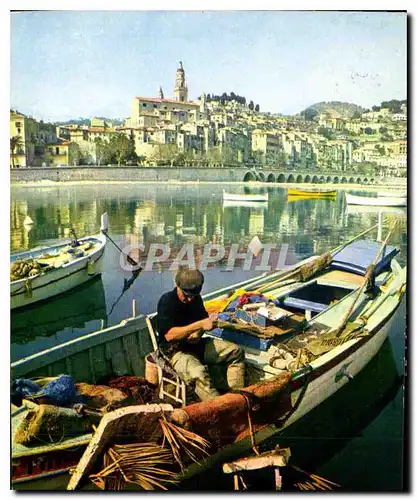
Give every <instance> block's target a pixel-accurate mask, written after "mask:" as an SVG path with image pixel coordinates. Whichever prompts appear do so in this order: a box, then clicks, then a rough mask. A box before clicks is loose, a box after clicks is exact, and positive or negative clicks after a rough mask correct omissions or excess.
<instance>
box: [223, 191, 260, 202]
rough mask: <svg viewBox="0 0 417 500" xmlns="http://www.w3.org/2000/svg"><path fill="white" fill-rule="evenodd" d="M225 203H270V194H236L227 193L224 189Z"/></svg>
mask: <svg viewBox="0 0 417 500" xmlns="http://www.w3.org/2000/svg"><path fill="white" fill-rule="evenodd" d="M223 201H239V202H241V201H244V202H252V201H254V202H259V201H263V202H265V201H268V193H266V194H235V193H226V191H225V190H224V189H223Z"/></svg>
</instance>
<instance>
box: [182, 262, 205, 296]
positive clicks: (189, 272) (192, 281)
mask: <svg viewBox="0 0 417 500" xmlns="http://www.w3.org/2000/svg"><path fill="white" fill-rule="evenodd" d="M175 283H176V285H177V286H178V287H179V288H181V290H182V291H183V292H184V295H186V296H187V297H193V296H196V295H199V293H200V292H201V289H202V288H203V283H204V275H203V273H202V272H201V271H199V270H198V269H187V268H181V269H179V270H178V272H177V274H176V276H175Z"/></svg>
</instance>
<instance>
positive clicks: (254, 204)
mask: <svg viewBox="0 0 417 500" xmlns="http://www.w3.org/2000/svg"><path fill="white" fill-rule="evenodd" d="M227 207H249V208H259V209H262V210H265V209H267V208H268V201H267V200H265V201H246V200H223V208H227Z"/></svg>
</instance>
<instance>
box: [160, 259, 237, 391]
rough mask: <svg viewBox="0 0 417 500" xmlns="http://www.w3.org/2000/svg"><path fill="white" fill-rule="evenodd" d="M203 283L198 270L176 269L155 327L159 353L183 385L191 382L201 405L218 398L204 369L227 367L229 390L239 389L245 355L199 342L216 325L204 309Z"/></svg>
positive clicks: (223, 343)
mask: <svg viewBox="0 0 417 500" xmlns="http://www.w3.org/2000/svg"><path fill="white" fill-rule="evenodd" d="M203 283H204V276H203V274H202V273H201V272H200V271H199V270H197V269H195V270H194V269H187V268H180V269H179V271H178V272H177V274H176V276H175V284H176V285H177V286H176V288H174V289H173V290H172V291H170V292H167V293H165V294H164V295H162V297H161V298H160V299H159V302H158V316H157V326H158V332H159V336H160V339H161V345H160V348H161V350H162V352H163V353H164V354H165V355H166V356H167V357H168V358H169V360H170V363H171V365H172V367H173V368H174V369H175V371H176V372H177V373H178V375H179V376H180V377H181V378H182V379H183V380H184V382H185V383H186V384H190V383H192V382H195V392H196V394H197V396H198V397H199V398H200V399H201V400H202V401H205V400H208V399H213V398H215V397H216V396H218V395H219V393H218V392H217V390H216V389H215V388H214V387H213V384H212V381H211V379H210V375H209V373H208V371H207V368H206V366H205V365H210V364H224V365H227V384H228V386H229V388H230V389H240V388H241V387H243V386H244V383H245V364H244V359H245V354H244V352H243V350H242V349H241V348H240V347H239V346H237V345H235V344H232V343H231V342H226V341H224V340H218V339H212V338H207V337H206V338H202V335H203V333H204V332H205V331H209V330H212V329H213V328H214V327H215V325H216V320H214V319H213V318H210V317H209V315H208V313H207V311H206V310H205V308H204V304H203V299H202V298H201V295H200V292H201V289H202V286H203Z"/></svg>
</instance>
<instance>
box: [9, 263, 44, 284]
mask: <svg viewBox="0 0 417 500" xmlns="http://www.w3.org/2000/svg"><path fill="white" fill-rule="evenodd" d="M40 273H41V266H40V264H39V263H38V262H36V261H35V260H33V259H26V260H16V261H14V262H13V264H12V265H11V266H10V281H17V280H20V279H23V278H28V277H29V278H30V277H32V276H37V275H38V274H40Z"/></svg>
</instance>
